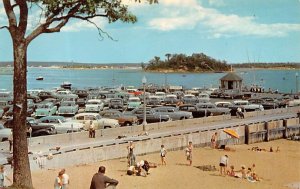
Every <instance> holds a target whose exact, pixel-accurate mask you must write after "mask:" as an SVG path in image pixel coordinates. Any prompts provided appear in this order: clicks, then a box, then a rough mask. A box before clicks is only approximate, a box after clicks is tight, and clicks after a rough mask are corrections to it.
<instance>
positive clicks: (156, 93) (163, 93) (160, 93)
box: [155, 91, 166, 102]
mask: <svg viewBox="0 0 300 189" xmlns="http://www.w3.org/2000/svg"><path fill="white" fill-rule="evenodd" d="M155 96H158V97H159V99H160V101H161V102H164V100H165V97H166V93H165V92H159V91H158V92H155Z"/></svg>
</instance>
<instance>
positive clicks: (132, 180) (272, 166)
mask: <svg viewBox="0 0 300 189" xmlns="http://www.w3.org/2000/svg"><path fill="white" fill-rule="evenodd" d="M165 146H166V147H167V144H165ZM254 146H258V147H260V148H266V149H269V148H270V146H272V147H273V148H274V149H276V148H277V146H279V149H280V152H254V151H251V150H248V149H250V148H252V147H254ZM230 147H231V148H232V149H235V151H222V150H216V149H211V148H209V147H204V148H194V153H193V165H192V166H188V162H187V161H186V157H185V154H184V151H172V152H171V151H170V152H168V154H167V159H166V160H167V166H161V165H159V166H158V167H157V168H153V169H150V174H149V175H148V176H147V177H139V176H127V175H126V169H127V166H126V162H127V160H126V159H125V158H123V159H115V160H110V161H104V162H98V163H94V164H87V165H80V166H72V167H66V170H67V173H68V174H69V176H70V182H71V184H70V189H89V186H90V181H91V178H92V176H93V174H94V173H96V172H97V171H98V167H99V166H100V165H104V166H105V167H106V168H107V171H106V175H107V176H109V177H111V178H114V179H117V180H118V181H119V185H118V187H117V188H119V189H135V188H136V189H140V188H142V189H168V188H170V189H173V188H179V189H180V188H187V189H199V188H208V189H210V188H213V189H214V188H222V189H234V188H243V189H252V188H253V189H254V188H255V189H257V188H260V189H270V188H272V189H281V188H282V189H286V188H287V187H286V186H285V185H288V184H298V183H300V143H299V142H296V141H289V140H284V139H281V140H277V141H271V142H265V143H256V144H252V145H235V146H230ZM158 150H159V149H158ZM224 154H227V155H228V156H229V165H234V166H235V167H236V170H239V169H240V167H241V165H246V166H247V167H248V166H251V165H252V164H253V163H255V164H256V173H257V174H258V175H259V177H261V178H262V181H259V182H255V183H251V182H249V181H247V180H246V179H241V178H233V177H229V176H226V177H223V176H219V172H218V171H202V170H200V169H198V168H196V167H195V166H201V165H215V166H216V167H217V169H219V167H218V164H219V159H220V157H221V156H222V155H224ZM142 159H145V160H148V161H150V162H153V163H158V164H160V156H159V153H153V154H149V155H145V156H137V160H142ZM57 173H58V170H46V169H45V170H39V171H34V172H33V173H32V177H33V183H34V187H35V189H53V183H54V179H55V177H56V175H57Z"/></svg>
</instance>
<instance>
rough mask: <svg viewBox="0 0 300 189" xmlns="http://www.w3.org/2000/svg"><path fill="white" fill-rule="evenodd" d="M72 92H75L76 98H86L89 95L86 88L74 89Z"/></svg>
mask: <svg viewBox="0 0 300 189" xmlns="http://www.w3.org/2000/svg"><path fill="white" fill-rule="evenodd" d="M73 93H74V94H76V95H77V96H78V98H86V97H87V96H89V93H88V92H87V91H86V90H80V89H76V90H74V92H73Z"/></svg>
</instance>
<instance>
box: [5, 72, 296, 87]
mask: <svg viewBox="0 0 300 189" xmlns="http://www.w3.org/2000/svg"><path fill="white" fill-rule="evenodd" d="M0 69H1V68H0ZM236 73H238V74H239V76H241V77H242V78H243V82H244V84H245V85H248V86H250V85H251V84H253V83H255V84H257V85H261V86H263V87H264V88H265V89H268V88H271V89H273V90H275V89H278V90H279V91H280V92H291V90H292V91H295V89H296V73H298V74H299V75H300V70H246V71H243V70H238V71H237V72H236ZM144 75H145V76H146V78H147V83H155V84H158V85H164V84H165V82H166V83H167V84H169V85H182V86H184V87H186V88H192V87H218V86H219V79H220V78H221V77H223V76H224V75H226V73H184V74H182V73H167V74H164V73H145V72H143V71H142V70H134V69H130V70H119V69H114V70H112V69H108V70H71V69H53V68H28V89H34V88H45V89H52V88H53V87H58V86H60V84H61V83H62V82H64V81H69V82H71V83H72V84H73V85H72V86H73V87H77V88H85V87H100V86H116V85H124V86H128V85H133V86H136V87H138V86H141V85H142V81H141V80H142V78H143V76H144ZM38 76H43V77H44V80H43V81H37V80H36V78H37V77H38ZM298 79H299V78H298ZM12 80H13V78H12V75H0V88H2V89H9V90H12V88H13V85H12V83H13V81H12ZM298 83H299V82H298ZM298 89H300V87H298Z"/></svg>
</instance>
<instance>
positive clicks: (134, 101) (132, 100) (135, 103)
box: [127, 97, 141, 110]
mask: <svg viewBox="0 0 300 189" xmlns="http://www.w3.org/2000/svg"><path fill="white" fill-rule="evenodd" d="M127 103H128V105H127V110H133V109H135V108H138V107H140V105H141V100H140V98H139V97H129V99H128V101H127Z"/></svg>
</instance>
